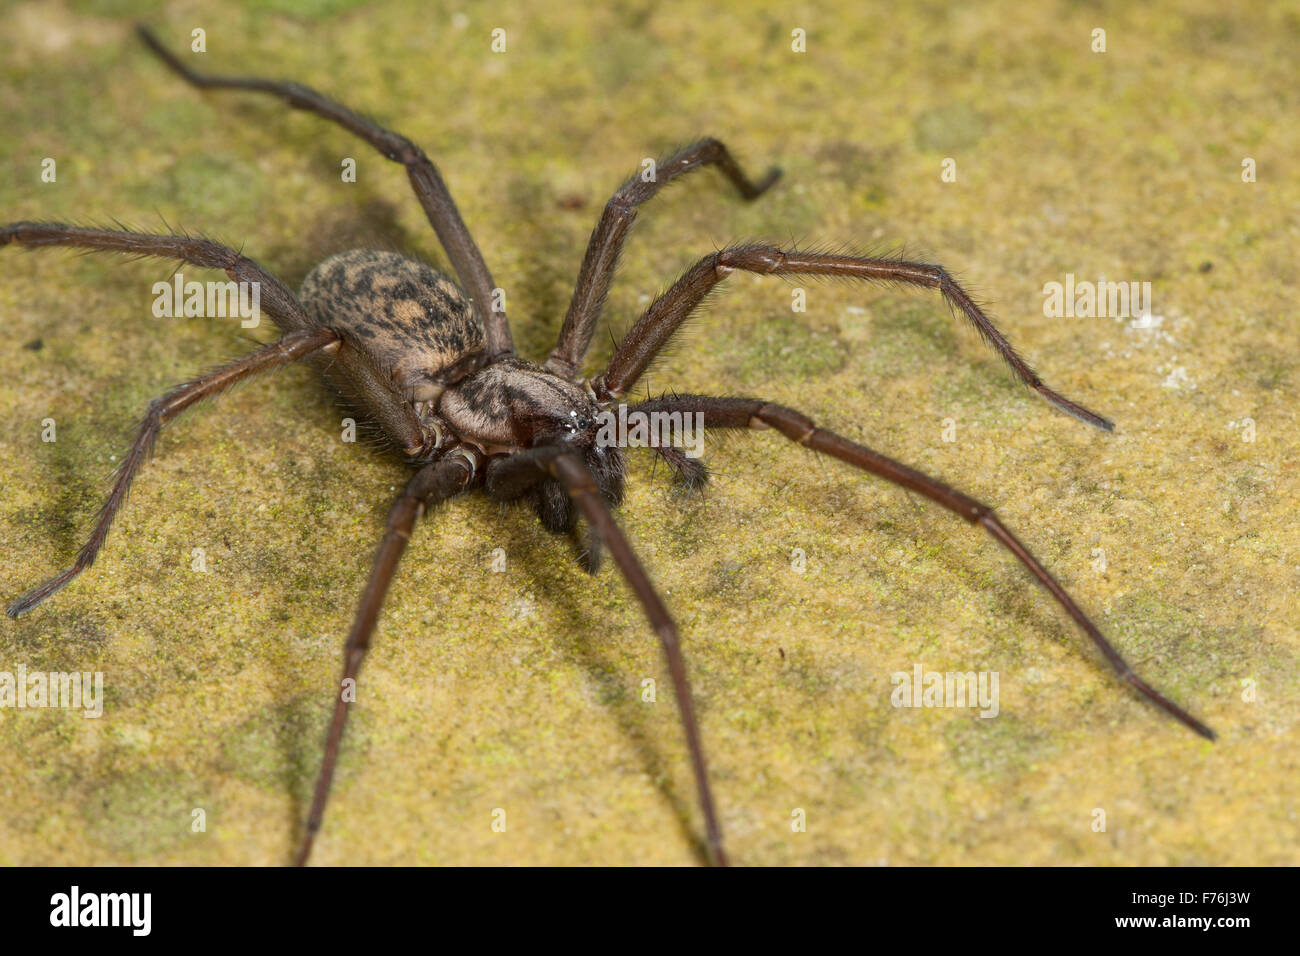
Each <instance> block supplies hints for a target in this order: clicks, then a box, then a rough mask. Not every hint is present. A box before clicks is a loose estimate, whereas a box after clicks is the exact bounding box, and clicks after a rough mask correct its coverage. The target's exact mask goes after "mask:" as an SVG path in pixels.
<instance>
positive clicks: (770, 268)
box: [591, 245, 1114, 431]
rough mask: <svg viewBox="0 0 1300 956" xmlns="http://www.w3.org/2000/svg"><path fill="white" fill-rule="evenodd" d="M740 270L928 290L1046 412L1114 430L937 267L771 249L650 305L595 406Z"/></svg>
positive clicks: (740, 257) (736, 258) (714, 265)
mask: <svg viewBox="0 0 1300 956" xmlns="http://www.w3.org/2000/svg"><path fill="white" fill-rule="evenodd" d="M736 269H740V270H742V271H744V272H754V273H758V274H760V275H780V276H797V275H822V276H841V277H844V278H851V279H864V280H867V281H869V282H887V283H904V284H908V285H920V286H929V287H931V288H935V289H938V290H939V293H940V294H941V295H942V296H943V297H944V299H945V300H946V301H947V302H948V303H949V305H950V306H952V307H954V308H956V309H958V310H960V311H961V313H962V314H963V315H965V316H966V318H968V319H969V320H970V321H971V323H972V324H973V325H974V326H975V327H976V328H977V329H978V330H979V332H980V334H981V335H982V336H983V337H984V339H985V341H987V342H988V343H989V344H990V345H992V346H993V348H994V349H996V350H997V352H998V354H1000V355H1001V356H1002V358H1004V359H1005V360H1006V362H1007V364H1008V365H1010V366H1011V370H1012V371H1013V372H1015V374H1016V376H1017V377H1018V378H1019V379H1020V380H1021V381H1022V382H1024V383H1025V384H1026V385H1028V386H1029V387H1030V388H1032V389H1033V390H1034V391H1036V392H1038V394H1039V395H1041V396H1043V398H1045V399H1047V401H1049V402H1050V403H1051V404H1053V405H1055V406H1056V407H1057V408H1058V409H1060V410H1061V411H1063V412H1065V413H1066V414H1067V415H1073V416H1074V417H1075V418H1077V419H1079V420H1080V421H1084V422H1087V423H1088V424H1089V425H1095V426H1096V427H1098V428H1103V429H1105V430H1106V431H1110V430H1111V429H1112V428H1113V427H1114V426H1113V425H1112V424H1111V423H1110V422H1109V421H1108V420H1107V419H1105V418H1102V417H1101V416H1100V415H1098V414H1097V413H1095V412H1092V411H1089V410H1088V409H1086V408H1084V407H1083V406H1082V405H1079V404H1076V403H1075V402H1072V401H1070V400H1069V399H1068V398H1065V397H1064V396H1062V395H1059V394H1057V393H1056V392H1054V391H1052V389H1050V388H1048V387H1047V386H1046V385H1044V384H1043V380H1042V379H1040V378H1039V377H1038V374H1037V373H1036V372H1035V371H1034V370H1033V369H1032V368H1030V367H1029V364H1028V363H1027V362H1025V360H1024V359H1022V358H1021V357H1020V355H1019V354H1018V353H1017V352H1016V350H1015V349H1014V348H1012V347H1011V343H1010V342H1008V341H1007V340H1006V337H1005V336H1003V334H1002V333H1001V332H999V331H998V329H997V327H996V326H994V324H993V322H992V321H991V320H990V319H989V317H988V316H987V315H986V314H985V313H984V310H983V309H981V308H980V306H979V305H978V304H977V303H976V302H975V300H974V299H972V298H971V297H970V295H969V294H968V293H967V292H966V290H965V289H963V288H962V287H961V286H959V285H958V284H957V283H956V281H955V280H954V279H953V278H952V276H950V275H949V274H948V273H947V271H946V270H945V269H944V268H943V267H942V266H936V265H930V264H928V263H924V262H908V261H906V260H903V259H875V258H864V257H861V256H841V255H828V254H823V253H812V252H798V251H796V250H790V251H785V250H782V249H778V248H776V247H775V246H763V245H754V246H733V247H731V248H728V249H723V250H721V251H719V252H715V253H713V254H712V255H708V256H705V257H704V258H703V259H701V260H700V261H699V262H698V263H696V264H695V265H694V266H692V267H691V268H690V269H688V270H687V271H686V272H685V273H684V274H683V275H682V277H681V278H680V279H678V280H677V281H676V282H675V283H673V286H672V287H671V288H670V289H669V290H668V291H667V292H665V293H664V294H663V295H661V296H660V297H659V298H658V299H656V300H655V301H654V302H652V303H651V304H650V307H649V308H648V309H646V311H645V313H644V314H643V315H642V316H641V318H640V319H638V320H637V323H636V325H634V326H633V327H632V331H630V332H629V333H628V334H627V337H626V338H624V339H623V341H622V342H621V343H619V346H618V348H617V350H615V352H614V357H613V358H612V359H611V360H610V363H609V367H608V368H606V369H605V372H604V373H603V374H602V375H600V376H598V377H597V378H595V379H594V380H593V381H592V383H591V386H592V389H593V390H594V392H595V394H596V398H597V399H599V400H600V401H612V400H614V399H617V398H620V397H622V396H623V395H625V394H626V393H627V390H628V389H629V388H631V387H632V385H633V384H635V383H636V380H637V379H638V378H640V377H641V375H642V373H643V372H645V370H646V369H647V368H648V367H649V366H650V363H651V362H652V361H654V358H655V356H656V355H658V354H659V352H660V350H661V349H663V347H664V345H666V344H667V342H668V340H669V339H670V338H671V337H672V335H673V333H675V332H676V331H677V330H678V329H679V328H681V326H682V324H683V323H684V322H685V321H686V320H687V318H689V317H690V315H691V313H692V312H693V311H694V310H695V307H696V306H697V305H699V304H700V302H701V301H702V300H703V299H704V297H705V296H706V295H708V294H709V292H710V291H712V289H713V288H714V286H716V285H717V284H718V283H719V282H721V281H722V280H723V279H724V278H725V277H726V276H727V275H728V274H729V273H731V272H733V271H735V270H736Z"/></svg>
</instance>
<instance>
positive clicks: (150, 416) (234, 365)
mask: <svg viewBox="0 0 1300 956" xmlns="http://www.w3.org/2000/svg"><path fill="white" fill-rule="evenodd" d="M338 343H339V337H338V335H337V334H335V333H334V332H332V331H330V330H329V329H308V330H303V331H300V332H290V333H289V334H288V335H286V336H285V337H284V338H282V339H280V340H279V341H278V342H272V343H271V344H270V345H266V346H263V347H262V348H260V349H258V350H257V351H256V352H253V353H251V354H249V355H246V356H244V357H243V358H241V359H237V360H236V361H234V362H231V363H230V364H228V365H224V366H222V367H221V368H219V369H216V370H215V371H212V372H209V373H208V374H206V375H204V376H202V377H201V378H198V379H195V380H194V381H193V382H189V383H188V384H185V385H181V386H179V387H178V388H175V389H172V390H171V391H170V392H168V393H167V394H166V395H164V396H163V397H162V398H159V399H156V400H154V401H153V402H150V404H149V409H148V411H147V412H145V416H144V422H143V423H142V424H141V426H140V431H139V433H138V434H137V435H136V438H135V442H134V443H133V444H132V445H131V450H130V452H128V453H127V456H126V458H125V459H123V461H122V467H121V468H120V469H119V470H118V474H117V481H116V482H115V483H114V484H113V490H112V492H110V493H109V496H108V500H107V501H105V502H104V507H103V508H102V509H100V512H99V520H98V521H96V523H95V530H94V531H93V532H91V535H90V540H89V541H87V542H86V544H85V546H84V547H82V549H81V550H80V551H79V552H78V553H77V558H76V560H75V561H74V562H73V563H72V566H71V567H70V568H68V569H67V570H65V571H62V572H60V573H59V574H57V575H55V576H54V577H52V578H50V579H49V580H48V581H46V582H45V583H44V584H42V585H41V586H40V587H37V588H34V589H33V590H31V591H28V592H27V593H26V594H24V595H23V596H22V597H20V598H19V599H18V600H16V601H14V602H13V603H12V604H10V605H9V609H8V612H9V616H10V617H17V616H18V615H20V614H23V613H25V612H27V611H30V610H31V609H32V608H34V607H36V605H38V604H40V603H41V602H42V601H44V600H45V599H46V598H48V597H49V596H50V595H52V594H54V593H55V592H56V591H58V590H60V589H61V588H62V587H63V586H64V585H66V584H67V583H68V582H69V581H71V580H72V579H73V578H75V577H76V576H77V575H78V574H80V573H81V572H82V571H84V570H85V569H86V568H88V567H90V565H91V564H93V563H94V561H95V556H96V555H97V554H98V553H99V549H100V547H101V546H102V545H103V544H104V539H105V538H106V537H108V528H109V525H111V524H112V523H113V518H114V517H116V515H117V512H118V509H119V508H121V506H122V502H123V501H124V500H125V499H126V493H127V489H128V488H130V486H131V481H132V479H134V478H135V475H136V472H137V471H139V470H140V465H141V464H142V463H143V462H144V461H145V459H147V458H148V457H149V454H150V452H151V451H152V449H153V443H154V440H155V439H156V438H157V437H158V432H159V431H160V430H161V429H162V427H163V425H165V424H166V423H167V422H169V421H170V420H171V419H173V418H175V417H176V416H177V415H179V414H180V413H181V412H183V411H185V409H187V408H189V407H190V406H191V405H193V404H194V403H195V402H198V401H201V400H203V399H205V398H210V397H212V396H213V395H217V394H219V393H220V392H223V391H225V390H226V389H227V388H229V387H230V386H232V385H234V384H235V383H236V382H240V381H242V380H243V379H246V378H248V377H249V376H251V375H254V374H256V373H258V372H262V371H266V370H268V369H273V368H279V367H280V366H281V365H288V364H289V363H290V362H295V361H297V360H298V359H301V358H304V357H305V356H308V355H311V354H313V353H316V352H320V351H321V350H323V349H327V348H329V347H330V346H331V345H338Z"/></svg>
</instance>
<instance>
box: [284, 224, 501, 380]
mask: <svg viewBox="0 0 1300 956" xmlns="http://www.w3.org/2000/svg"><path fill="white" fill-rule="evenodd" d="M298 297H299V299H300V300H301V301H302V304H303V307H304V308H305V309H306V310H307V312H308V313H309V314H310V315H311V317H312V318H313V319H314V320H315V322H316V324H317V325H318V326H319V327H321V328H325V329H333V330H334V331H336V332H338V333H339V334H340V335H341V336H342V337H343V340H344V341H345V342H347V343H349V344H351V345H352V346H354V347H355V348H357V349H359V350H360V351H362V352H364V353H365V354H366V355H367V356H368V357H369V358H370V360H371V361H372V362H373V363H374V364H375V366H376V369H377V371H379V372H380V373H382V375H383V376H385V377H386V379H387V380H388V381H389V382H391V384H392V388H393V391H394V392H395V393H396V394H397V395H399V396H400V397H402V398H404V399H407V400H409V401H412V402H431V401H434V400H436V399H437V398H438V396H440V395H441V394H442V391H443V389H445V388H446V387H447V386H448V385H451V384H452V383H454V382H458V381H460V380H461V379H462V378H464V377H465V376H466V375H468V374H469V373H470V372H472V371H474V370H475V369H476V368H479V367H481V366H482V364H483V362H484V360H485V358H486V355H485V354H484V344H485V341H486V336H485V333H484V331H483V324H482V323H481V322H480V321H479V319H478V316H476V315H475V314H474V307H473V305H472V303H471V302H470V301H469V299H467V298H465V294H464V293H463V292H461V290H460V289H459V288H458V287H457V286H456V284H455V283H454V282H452V281H451V280H450V279H448V278H447V277H446V276H445V275H443V274H442V273H440V272H438V271H437V270H436V269H434V268H433V267H432V266H429V265H426V264H425V263H423V262H419V261H418V260H415V259H408V258H406V257H405V256H400V255H398V254H397V253H395V252H380V251H376V250H371V249H353V250H350V251H348V252H340V253H339V254H338V255H335V256H331V257H330V258H328V259H326V260H325V261H324V262H322V263H321V264H320V265H318V266H317V267H316V268H315V269H313V270H312V271H311V272H310V273H309V274H308V275H307V278H306V279H304V280H303V283H302V288H301V290H300V291H299V294H298Z"/></svg>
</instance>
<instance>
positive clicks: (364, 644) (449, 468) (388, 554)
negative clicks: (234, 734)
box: [294, 451, 478, 866]
mask: <svg viewBox="0 0 1300 956" xmlns="http://www.w3.org/2000/svg"><path fill="white" fill-rule="evenodd" d="M477 469H478V465H477V461H476V459H475V458H471V457H470V453H468V452H466V453H462V454H457V453H456V452H455V451H453V452H452V453H451V454H450V455H448V456H447V457H444V458H440V459H438V460H437V461H434V462H431V463H429V464H428V465H425V466H424V467H423V468H421V469H420V470H419V471H417V472H416V473H415V475H414V476H413V477H412V478H411V480H410V482H409V483H408V484H407V486H406V488H405V489H404V490H403V491H402V493H401V494H400V495H399V496H398V497H397V500H396V501H394V502H393V506H392V508H391V509H390V510H389V512H388V523H387V526H386V527H385V528H384V536H383V538H381V539H380V542H379V549H378V550H377V551H376V552H375V563H374V565H373V566H372V567H371V569H370V579H369V581H368V582H367V583H366V589H365V590H364V591H363V592H362V593H361V602H360V604H359V606H358V607H357V615H356V617H355V618H354V619H353V621H352V630H351V631H350V632H349V633H348V640H347V644H346V645H345V647H344V651H343V675H342V677H341V678H340V679H339V687H340V692H339V694H338V699H337V700H336V701H335V702H334V717H333V719H332V720H331V721H330V728H329V736H328V737H327V738H326V741H325V755H324V757H323V758H322V760H321V768H320V774H319V776H318V777H317V778H316V790H315V794H314V795H313V797H312V802H311V813H310V814H309V816H308V818H307V830H306V833H305V835H304V836H303V841H302V845H301V846H300V847H299V849H298V855H297V857H296V858H295V861H294V865H295V866H305V865H306V864H307V859H308V857H310V856H311V848H312V843H313V842H314V841H315V839H316V834H317V833H318V832H319V831H320V826H321V820H322V819H323V817H324V815H325V802H326V801H327V800H328V799H329V794H330V784H331V783H333V781H334V768H335V764H336V763H337V761H338V755H339V745H340V743H341V742H342V740H343V728H344V725H345V724H346V723H347V719H348V703H349V702H350V701H349V699H348V698H349V695H348V694H347V693H346V692H345V690H346V687H347V685H346V684H345V682H346V681H348V680H351V681H352V682H353V685H354V686H355V682H356V678H357V674H358V672H359V671H360V670H361V662H362V660H363V659H364V658H365V656H366V652H367V651H368V650H370V638H371V635H372V634H373V633H374V630H375V622H376V621H377V620H378V619H379V610H380V608H381V607H382V606H383V603H384V598H385V597H386V596H387V594H388V586H389V584H391V583H392V580H393V574H394V573H395V572H396V571H397V564H398V562H399V561H400V560H401V559H402V552H403V551H405V550H406V544H407V542H408V541H410V539H411V530H412V529H413V528H414V527H415V522H416V521H417V520H419V518H420V516H421V515H422V514H424V512H425V511H426V510H427V508H428V507H429V505H430V504H434V505H436V504H438V503H440V502H442V501H445V500H447V499H448V498H451V497H453V496H455V495H457V494H459V493H460V492H462V491H464V490H465V489H466V488H467V487H468V486H469V484H470V482H471V481H472V480H473V479H474V475H475V473H476V471H477Z"/></svg>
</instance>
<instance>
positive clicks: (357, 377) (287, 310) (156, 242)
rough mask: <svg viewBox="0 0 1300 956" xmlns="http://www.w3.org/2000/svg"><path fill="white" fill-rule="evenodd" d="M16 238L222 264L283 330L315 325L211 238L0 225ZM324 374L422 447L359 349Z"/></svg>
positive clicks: (409, 443)
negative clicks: (256, 296) (251, 288)
mask: <svg viewBox="0 0 1300 956" xmlns="http://www.w3.org/2000/svg"><path fill="white" fill-rule="evenodd" d="M11 242H13V243H16V244H18V245H21V246H29V247H32V248H36V247H40V246H79V247H81V248H84V249H89V250H92V251H96V252H121V253H126V254H128V255H134V256H157V257H159V258H162V259H179V260H180V261H181V262H188V263H190V264H191V265H195V266H202V267H204V268H209V269H222V270H224V271H225V273H226V275H228V276H229V277H230V278H231V279H234V280H235V281H236V282H247V283H249V284H250V285H253V286H256V287H257V288H258V292H259V299H260V304H261V306H262V307H263V308H265V309H266V311H267V313H268V314H269V315H270V316H271V318H273V319H274V320H275V323H276V325H278V326H279V327H280V330H281V331H282V332H285V333H289V332H295V331H303V330H311V329H316V328H318V326H317V325H316V323H315V322H314V321H313V320H312V319H311V317H310V316H308V315H307V312H306V310H304V309H303V307H302V305H301V304H300V303H299V302H298V299H297V297H296V296H295V295H294V294H293V293H292V292H290V291H289V290H288V288H286V287H285V285H284V283H282V282H281V281H280V280H279V279H277V278H276V277H275V276H273V275H271V273H269V272H267V271H266V270H265V269H263V268H262V267H261V266H260V265H258V264H257V263H256V262H254V261H253V260H252V259H249V258H248V257H247V256H244V255H241V254H240V253H238V252H235V250H233V249H230V248H227V247H226V246H223V245H221V244H219V243H216V242H213V241H212V240H210V239H201V238H198V239H196V238H194V237H192V236H186V235H170V234H169V235H165V236H160V235H149V234H147V233H139V232H126V231H117V230H113V229H89V228H85V227H82V226H69V225H65V224H64V223H59V222H15V223H10V224H9V225H5V226H0V246H4V245H8V244H9V243H11ZM322 371H324V372H325V374H326V377H327V378H329V379H330V381H332V382H334V384H335V385H337V386H338V387H339V388H340V389H342V390H343V391H345V392H348V393H350V394H351V395H353V397H356V398H358V399H360V400H361V403H362V404H364V405H365V407H367V408H368V409H369V410H370V412H371V414H372V415H373V417H374V419H375V421H376V422H377V423H378V424H379V425H380V426H381V427H382V428H383V430H384V432H385V434H387V435H389V436H390V437H392V438H393V440H394V441H395V442H397V443H398V444H399V445H400V446H401V447H402V449H403V450H404V451H405V452H406V453H407V454H408V455H417V456H418V455H420V454H421V453H423V452H424V451H426V444H427V440H426V436H425V433H424V430H423V429H422V428H421V427H420V422H419V420H418V419H417V418H416V416H415V413H414V412H413V411H412V410H411V407H410V404H409V403H407V402H404V401H401V400H400V399H399V398H398V397H396V396H395V395H394V394H393V392H392V389H391V388H390V387H389V386H388V385H387V384H385V382H384V381H383V379H382V378H381V376H380V373H379V372H378V371H377V370H376V369H375V366H374V363H373V362H371V361H370V359H369V358H368V357H367V356H366V355H365V354H364V353H363V352H361V351H360V350H359V349H357V348H355V347H354V346H352V345H351V344H350V343H348V342H342V343H341V344H340V346H339V348H338V350H337V351H335V352H333V353H332V355H331V359H330V365H329V367H328V368H327V369H323V370H322Z"/></svg>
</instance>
